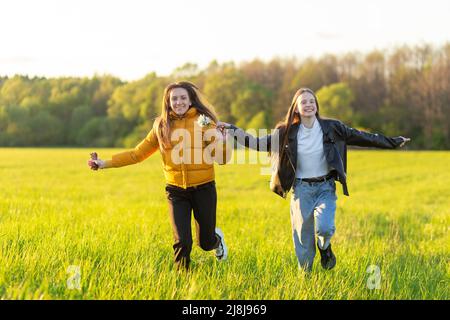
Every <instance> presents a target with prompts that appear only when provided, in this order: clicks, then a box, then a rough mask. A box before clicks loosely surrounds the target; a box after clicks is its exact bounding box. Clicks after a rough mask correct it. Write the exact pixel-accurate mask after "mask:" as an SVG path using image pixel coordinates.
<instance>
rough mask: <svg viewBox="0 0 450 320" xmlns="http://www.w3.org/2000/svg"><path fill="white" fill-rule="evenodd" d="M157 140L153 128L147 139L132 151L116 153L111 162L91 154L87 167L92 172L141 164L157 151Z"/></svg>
mask: <svg viewBox="0 0 450 320" xmlns="http://www.w3.org/2000/svg"><path fill="white" fill-rule="evenodd" d="M158 146H159V143H158V138H157V136H156V132H155V129H154V128H153V129H152V130H151V131H150V132H149V134H148V135H147V137H145V139H144V140H142V141H141V142H140V143H139V144H138V145H137V146H136V147H135V148H134V149H132V150H129V151H125V152H121V153H117V154H115V155H113V156H112V159H111V160H101V159H98V158H97V153H96V152H94V153H91V160H89V161H88V165H89V167H90V168H91V169H92V170H97V169H106V168H119V167H123V166H127V165H131V164H135V163H138V162H141V161H143V160H145V159H147V158H148V157H150V156H151V155H152V154H153V153H154V152H155V151H156V150H158Z"/></svg>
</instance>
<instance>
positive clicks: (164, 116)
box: [154, 81, 217, 151]
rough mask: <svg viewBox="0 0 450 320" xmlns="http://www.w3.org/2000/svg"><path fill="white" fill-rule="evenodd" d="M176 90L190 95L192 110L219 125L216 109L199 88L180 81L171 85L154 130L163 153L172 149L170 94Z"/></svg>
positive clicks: (165, 95)
mask: <svg viewBox="0 0 450 320" xmlns="http://www.w3.org/2000/svg"><path fill="white" fill-rule="evenodd" d="M175 88H183V89H185V90H186V91H187V93H188V95H189V100H191V103H192V105H191V108H195V109H197V112H198V113H199V114H203V115H205V116H207V117H209V118H210V119H211V120H213V121H214V122H215V123H217V116H216V113H215V111H214V107H213V106H211V105H210V104H209V103H208V102H207V101H206V99H205V98H204V97H203V95H202V94H201V93H200V91H199V89H198V87H197V86H196V85H195V84H193V83H191V82H189V81H179V82H174V83H171V84H169V85H168V86H167V87H166V88H165V89H164V96H163V100H162V107H161V115H160V116H159V117H158V118H157V119H156V121H155V125H154V128H155V129H156V135H157V137H158V140H159V147H160V149H161V151H164V150H165V149H167V148H170V147H171V144H170V110H171V109H170V92H171V91H172V90H173V89H175Z"/></svg>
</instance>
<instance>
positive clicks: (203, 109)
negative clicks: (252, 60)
mask: <svg viewBox="0 0 450 320" xmlns="http://www.w3.org/2000/svg"><path fill="white" fill-rule="evenodd" d="M216 123H217V117H216V115H215V113H214V111H213V109H212V108H211V107H209V106H208V105H207V104H206V103H205V102H204V101H203V99H201V95H200V93H199V91H198V88H197V87H196V86H195V85H194V84H192V83H190V82H177V83H172V84H170V85H169V86H167V87H166V89H165V91H164V97H163V102H162V111H161V116H159V117H158V118H157V119H156V120H155V122H154V124H153V128H152V129H151V130H150V132H149V133H148V135H147V137H146V138H145V139H144V140H142V141H141V142H140V143H139V144H138V145H137V146H136V147H135V148H134V149H133V150H129V151H125V152H122V153H118V154H115V155H113V157H112V159H111V160H106V161H103V160H101V159H97V157H96V156H95V157H93V158H92V159H91V160H89V161H88V165H89V166H90V168H91V169H93V170H97V169H106V168H118V167H123V166H126V165H131V164H135V163H138V162H141V161H143V160H145V159H146V158H148V157H149V156H150V155H152V154H153V153H154V152H155V151H156V150H158V149H159V150H160V153H161V155H162V160H163V169H164V175H165V178H166V195H167V199H168V203H169V211H170V219H171V224H172V229H173V234H174V245H173V249H174V254H175V264H176V266H177V268H178V269H180V268H181V269H188V268H189V262H190V253H191V250H192V232H191V212H192V211H193V212H194V218H195V220H196V224H195V225H196V234H197V242H198V244H199V246H200V247H201V248H202V249H203V250H205V251H210V250H213V249H215V255H216V258H217V259H218V260H220V261H223V260H226V258H227V255H228V249H227V246H226V245H225V241H224V235H223V232H222V230H220V229H219V228H216V206H217V193H216V187H215V182H214V161H215V162H217V163H219V164H224V163H226V162H227V161H228V160H229V159H230V156H231V149H230V148H227V147H226V146H227V144H226V141H227V136H226V135H225V133H224V131H219V130H218V129H217V128H216Z"/></svg>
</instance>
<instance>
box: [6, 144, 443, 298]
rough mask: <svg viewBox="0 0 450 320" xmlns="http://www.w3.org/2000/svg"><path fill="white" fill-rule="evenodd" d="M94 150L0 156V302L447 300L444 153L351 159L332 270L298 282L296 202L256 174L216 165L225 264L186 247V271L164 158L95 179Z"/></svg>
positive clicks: (249, 168)
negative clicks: (292, 211) (175, 255)
mask: <svg viewBox="0 0 450 320" xmlns="http://www.w3.org/2000/svg"><path fill="white" fill-rule="evenodd" d="M90 151H92V150H90V149H89V150H88V149H0V298H1V299H449V298H450V295H449V279H450V264H449V256H450V255H449V251H450V250H449V249H450V245H449V244H450V238H449V226H450V169H449V166H450V152H401V151H367V150H364V151H362V150H352V151H350V153H349V160H348V171H349V175H348V181H349V191H350V197H345V196H344V195H343V194H342V188H341V185H340V184H337V190H338V209H337V212H336V234H335V236H334V238H333V241H332V242H333V249H334V251H335V254H336V256H337V266H336V268H335V269H333V270H331V271H324V270H322V269H321V266H320V261H319V257H317V256H316V261H315V265H314V269H313V272H312V274H311V275H310V276H309V277H305V276H304V274H303V272H302V271H300V270H299V268H298V266H297V260H296V257H295V254H294V249H293V243H292V239H291V226H290V220H289V219H290V217H289V200H290V196H289V199H288V200H283V199H282V198H280V197H278V196H277V195H275V194H274V193H272V192H271V191H270V190H269V187H268V181H269V177H268V176H261V175H260V174H259V172H260V168H261V166H260V165H250V164H247V165H236V164H232V165H227V166H216V182H217V190H218V197H219V202H218V217H217V221H218V226H220V227H221V228H222V230H223V231H224V233H225V238H226V240H227V245H228V247H229V249H230V252H229V259H228V260H227V261H225V262H217V261H216V260H215V258H214V256H213V253H212V252H204V251H202V250H201V249H200V248H199V247H194V249H193V251H192V260H193V262H192V271H191V272H190V273H188V274H185V273H178V272H177V271H175V270H174V267H173V264H172V231H171V227H170V222H169V218H168V212H167V203H166V198H165V192H164V186H165V182H164V178H163V173H162V167H161V157H160V155H159V154H156V155H154V156H153V157H151V158H149V159H147V160H146V161H145V162H143V163H141V164H138V165H134V166H128V167H124V168H121V169H109V170H103V171H98V172H93V171H91V170H89V169H88V167H87V165H86V161H87V159H88V157H89V152H90ZM97 151H98V152H99V156H100V157H101V158H102V159H106V158H109V157H110V156H111V155H112V154H113V153H115V152H118V151H122V150H118V149H101V150H97ZM194 241H195V239H194ZM77 271H79V277H78V278H77V274H78V273H77ZM377 275H379V276H380V277H378V278H377ZM375 279H378V280H379V281H378V282H377V281H376V280H375ZM376 283H378V284H379V288H378V289H377V288H374V286H373V285H374V284H376ZM78 284H79V289H77V286H78Z"/></svg>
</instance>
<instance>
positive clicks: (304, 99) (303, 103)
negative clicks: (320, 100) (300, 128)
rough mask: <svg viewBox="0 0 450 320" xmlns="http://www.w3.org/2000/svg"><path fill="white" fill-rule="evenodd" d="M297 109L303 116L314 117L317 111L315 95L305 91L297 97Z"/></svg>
mask: <svg viewBox="0 0 450 320" xmlns="http://www.w3.org/2000/svg"><path fill="white" fill-rule="evenodd" d="M297 111H298V113H299V114H300V116H301V117H314V116H315V115H316V112H317V104H316V99H315V97H314V95H313V94H312V93H310V92H303V93H302V94H301V95H299V96H298V98H297Z"/></svg>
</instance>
